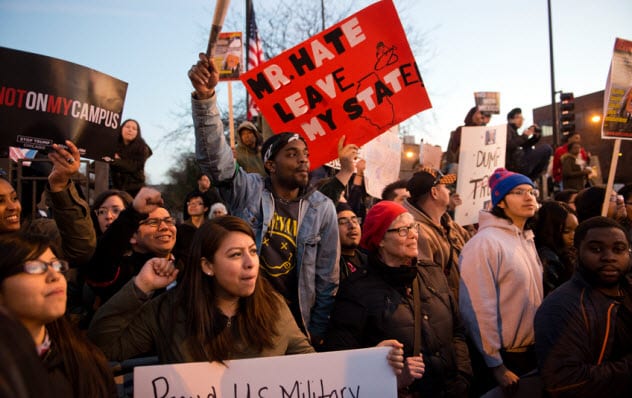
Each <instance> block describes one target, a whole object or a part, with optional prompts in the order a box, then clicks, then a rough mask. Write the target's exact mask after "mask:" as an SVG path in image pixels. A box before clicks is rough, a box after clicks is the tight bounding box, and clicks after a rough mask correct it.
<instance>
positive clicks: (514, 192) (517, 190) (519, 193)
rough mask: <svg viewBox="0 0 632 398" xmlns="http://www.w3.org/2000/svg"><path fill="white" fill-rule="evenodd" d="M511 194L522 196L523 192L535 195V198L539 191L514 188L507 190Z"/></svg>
mask: <svg viewBox="0 0 632 398" xmlns="http://www.w3.org/2000/svg"><path fill="white" fill-rule="evenodd" d="M509 193H510V194H512V195H518V196H524V195H525V194H529V195H531V196H535V197H536V198H537V197H538V196H540V191H538V190H537V189H514V190H512V191H509Z"/></svg>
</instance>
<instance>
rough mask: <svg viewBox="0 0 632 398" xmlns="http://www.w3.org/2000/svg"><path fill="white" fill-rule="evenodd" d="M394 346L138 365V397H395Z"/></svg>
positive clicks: (136, 371) (136, 374) (135, 388)
mask: <svg viewBox="0 0 632 398" xmlns="http://www.w3.org/2000/svg"><path fill="white" fill-rule="evenodd" d="M389 350H390V347H378V348H366V349H361V350H348V351H336V352H328V353H317V354H301V355H287V356H279V357H268V358H253V359H240V360H234V361H226V366H223V365H221V364H219V363H216V362H212V363H209V362H194V363H183V364H175V365H159V366H139V367H136V368H134V395H135V396H137V397H143V398H145V397H154V398H167V397H169V398H171V397H206V398H220V397H222V398H255V397H256V398H276V397H279V398H308V397H309V398H314V397H318V398H325V397H328V398H360V397H363V398H367V397H380V398H389V397H392V398H396V397H397V381H396V379H395V374H394V372H393V369H392V368H391V367H390V366H389V364H388V362H387V360H386V356H387V354H388V352H389Z"/></svg>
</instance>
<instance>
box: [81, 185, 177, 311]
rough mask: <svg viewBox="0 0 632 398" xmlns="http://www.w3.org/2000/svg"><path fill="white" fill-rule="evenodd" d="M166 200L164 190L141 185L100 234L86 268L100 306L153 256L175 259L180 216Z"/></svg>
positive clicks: (89, 283) (88, 280) (88, 279)
mask: <svg viewBox="0 0 632 398" xmlns="http://www.w3.org/2000/svg"><path fill="white" fill-rule="evenodd" d="M162 204H163V200H162V197H161V195H160V192H158V191H156V190H154V189H152V188H147V187H144V188H141V190H140V191H139V193H138V195H136V197H135V198H134V200H133V202H132V204H131V206H127V208H126V209H125V210H123V211H121V212H120V213H119V214H118V217H117V218H116V220H114V221H113V222H112V223H111V224H110V225H109V227H107V229H106V230H105V231H104V233H103V235H102V236H101V237H100V239H99V242H98V244H97V248H96V251H95V255H94V256H93V258H92V261H91V262H90V264H89V265H88V266H86V267H85V269H84V271H85V275H86V280H87V283H88V285H89V286H90V287H91V288H92V290H93V291H94V293H95V294H96V295H97V296H98V298H99V302H98V303H97V304H96V306H98V305H99V304H100V303H103V302H105V301H107V300H108V299H109V298H110V297H111V296H112V295H113V294H114V293H116V292H117V291H118V290H119V289H120V288H121V287H122V286H123V285H125V283H127V281H129V280H130V278H131V277H132V276H134V275H136V274H138V272H139V271H140V269H141V268H142V266H143V265H144V264H145V263H146V262H147V260H149V259H150V258H153V257H160V258H165V259H169V260H170V261H175V257H174V256H173V254H172V252H173V249H174V246H175V243H176V224H175V223H176V220H175V218H173V217H172V216H171V215H170V214H169V211H168V210H167V209H165V208H164V207H161V206H162ZM102 207H103V206H102ZM97 210H98V209H97ZM102 210H105V209H103V208H102ZM108 213H112V210H111V209H108Z"/></svg>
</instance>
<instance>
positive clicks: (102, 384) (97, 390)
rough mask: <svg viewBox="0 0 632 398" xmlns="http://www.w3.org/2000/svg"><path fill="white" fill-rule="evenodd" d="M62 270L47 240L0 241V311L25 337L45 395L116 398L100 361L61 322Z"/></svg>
mask: <svg viewBox="0 0 632 398" xmlns="http://www.w3.org/2000/svg"><path fill="white" fill-rule="evenodd" d="M67 270H68V263H67V262H66V261H64V260H61V259H59V258H57V256H56V255H55V253H53V250H52V247H51V243H50V241H49V239H48V238H45V237H43V236H35V235H31V236H29V235H24V234H21V233H15V234H7V235H3V236H0V305H2V306H3V307H4V308H6V310H7V312H8V314H9V315H10V316H12V317H14V318H15V319H17V320H18V321H19V322H20V323H22V325H24V327H25V328H26V330H27V331H28V332H29V334H30V335H31V337H32V339H33V342H34V347H33V348H34V349H35V348H37V352H38V354H39V356H40V358H41V360H42V362H43V364H44V366H45V368H46V369H47V371H48V376H49V379H50V385H51V388H52V389H53V391H51V395H52V396H60V397H62V396H63V397H111V396H116V388H115V386H114V380H113V377H112V374H111V372H110V368H109V366H108V364H107V362H106V359H105V357H104V356H103V354H102V353H101V352H100V351H99V350H98V349H96V347H94V346H93V345H92V344H91V343H90V342H89V341H87V340H86V339H85V337H83V336H82V335H80V334H79V333H78V332H76V331H75V330H74V329H73V327H72V326H71V325H70V323H69V322H67V321H66V319H65V318H64V312H65V311H66V279H65V278H64V275H63V272H65V271H67ZM7 366H11V364H7ZM35 382H37V381H35Z"/></svg>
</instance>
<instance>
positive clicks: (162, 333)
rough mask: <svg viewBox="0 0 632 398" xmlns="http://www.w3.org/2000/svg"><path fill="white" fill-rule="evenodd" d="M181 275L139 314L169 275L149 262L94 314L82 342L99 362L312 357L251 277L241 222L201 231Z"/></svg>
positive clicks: (250, 246)
mask: <svg viewBox="0 0 632 398" xmlns="http://www.w3.org/2000/svg"><path fill="white" fill-rule="evenodd" d="M183 272H184V274H183V275H182V280H181V282H180V283H179V284H178V286H176V287H175V288H174V289H172V290H169V291H167V292H166V293H165V294H162V295H160V296H158V297H156V298H155V299H154V300H152V301H151V302H150V303H148V304H147V305H145V306H143V304H144V303H145V302H147V301H149V299H150V297H151V295H152V293H153V292H154V291H155V290H158V289H160V288H162V287H165V286H167V285H168V284H169V283H171V282H172V281H174V280H175V278H176V274H177V271H176V270H174V268H173V264H172V263H170V262H169V261H168V260H165V259H158V258H154V259H152V260H149V261H148V262H147V263H146V264H145V266H144V267H143V268H142V270H141V271H140V273H139V274H138V275H137V276H136V278H134V279H133V280H132V281H130V282H129V283H128V284H127V285H125V287H123V288H122V289H121V290H120V291H119V292H118V293H117V294H116V295H115V296H113V297H112V298H111V299H110V300H109V301H108V302H107V303H105V304H104V305H103V306H102V307H101V308H100V309H99V311H98V312H97V313H96V315H95V317H94V319H93V322H92V324H91V325H90V330H89V336H90V337H91V338H92V339H93V341H95V342H96V343H97V345H98V346H100V347H101V348H102V349H103V351H104V352H105V354H106V356H107V357H109V358H110V359H113V360H123V359H127V358H131V357H133V356H137V355H141V354H146V353H149V352H150V351H151V350H152V349H154V348H155V350H156V353H157V355H158V357H159V360H160V361H161V362H167V363H173V362H193V361H220V362H221V361H224V360H228V359H237V358H248V357H259V356H273V355H283V354H295V353H306V352H313V351H314V349H313V348H312V347H311V346H310V344H309V342H308V340H307V338H306V337H305V335H304V334H303V333H301V331H300V330H299V328H298V326H297V325H296V322H295V321H294V318H293V317H292V314H291V313H290V311H289V309H288V307H287V305H286V304H285V301H284V300H283V298H282V297H281V296H280V295H278V294H277V293H275V292H274V291H273V289H271V287H270V286H269V285H268V284H267V281H266V280H265V279H264V278H263V277H261V276H260V275H259V258H258V256H257V248H256V246H255V241H254V234H253V232H252V229H251V228H250V226H249V225H248V224H247V223H246V222H245V221H243V220H242V219H240V218H238V217H231V216H226V217H220V218H217V219H214V220H211V221H209V222H206V223H205V224H203V225H202V226H201V227H200V228H199V229H198V231H197V233H196V234H195V237H194V239H193V242H192V245H191V256H190V257H189V261H188V263H187V264H186V267H185V268H184V271H183ZM163 325H171V327H170V328H169V331H166V330H165V328H164V327H163Z"/></svg>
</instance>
